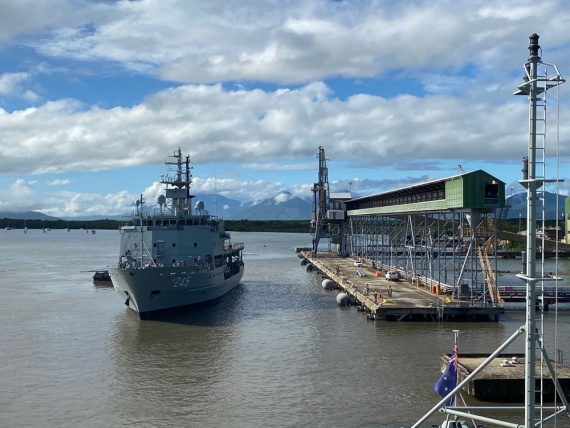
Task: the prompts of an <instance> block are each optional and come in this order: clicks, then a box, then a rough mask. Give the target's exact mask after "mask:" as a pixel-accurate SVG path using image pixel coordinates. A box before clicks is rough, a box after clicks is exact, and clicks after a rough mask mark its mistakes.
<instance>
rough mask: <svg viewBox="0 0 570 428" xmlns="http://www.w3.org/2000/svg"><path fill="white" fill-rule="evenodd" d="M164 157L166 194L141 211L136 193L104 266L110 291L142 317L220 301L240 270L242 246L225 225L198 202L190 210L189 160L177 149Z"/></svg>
mask: <svg viewBox="0 0 570 428" xmlns="http://www.w3.org/2000/svg"><path fill="white" fill-rule="evenodd" d="M169 158H170V159H171V160H170V161H169V160H168V159H167V160H166V167H167V174H165V175H161V181H160V182H161V183H162V184H164V185H165V194H164V195H160V196H159V197H158V199H157V205H156V207H155V208H154V209H146V208H145V206H144V205H145V204H144V201H143V198H142V195H141V198H140V200H138V201H137V204H136V211H135V212H133V213H132V215H131V217H130V219H129V221H128V222H126V223H125V224H123V225H122V226H121V229H120V232H121V243H120V253H119V254H120V256H119V262H118V264H117V266H116V267H111V268H109V275H110V277H111V281H112V283H113V287H114V288H115V290H116V291H117V292H118V293H119V294H120V295H121V296H122V297H123V299H124V302H125V304H126V305H127V306H128V307H129V308H130V309H132V310H133V311H135V312H137V313H138V315H139V317H140V318H141V319H146V318H154V317H158V316H165V315H168V314H171V313H173V312H181V311H185V310H188V309H190V308H191V307H192V306H196V305H199V304H206V303H212V302H214V301H216V300H218V299H221V298H222V297H224V296H225V295H226V294H227V293H229V292H230V291H232V290H233V289H234V288H235V287H236V286H237V285H238V284H239V282H240V280H241V278H242V276H243V272H244V263H243V258H242V251H243V248H244V245H243V243H241V242H232V241H231V239H230V234H229V233H228V232H226V231H225V226H224V221H223V220H222V219H219V218H217V217H216V216H211V215H210V214H209V213H208V211H207V210H205V209H204V203H203V202H201V201H198V202H196V204H195V206H194V212H192V199H193V198H194V197H195V196H193V195H191V194H190V185H191V184H192V175H191V173H190V170H191V166H190V157H189V156H186V157H185V158H184V159H183V156H182V152H181V150H180V148H179V149H178V150H177V151H176V152H175V153H174V154H173V155H171V156H169ZM172 159H174V160H173V161H172Z"/></svg>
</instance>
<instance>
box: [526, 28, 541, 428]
mask: <svg viewBox="0 0 570 428" xmlns="http://www.w3.org/2000/svg"><path fill="white" fill-rule="evenodd" d="M529 39H530V45H529V47H528V49H529V51H530V56H529V58H528V62H527V64H526V67H527V72H528V74H529V78H530V88H529V89H530V90H529V141H528V181H527V184H528V187H527V219H526V241H527V242H526V247H527V260H526V277H527V278H526V334H527V338H526V350H525V390H526V399H525V403H526V405H525V427H533V426H534V417H535V405H536V403H535V382H534V379H535V370H536V367H535V366H536V315H535V311H536V207H537V200H536V198H537V196H536V189H537V182H536V104H537V97H538V82H537V66H538V63H539V62H540V57H539V56H538V51H539V49H540V46H539V45H538V34H536V33H535V34H532V35H531V36H530V37H529ZM540 184H541V185H542V184H543V183H540Z"/></svg>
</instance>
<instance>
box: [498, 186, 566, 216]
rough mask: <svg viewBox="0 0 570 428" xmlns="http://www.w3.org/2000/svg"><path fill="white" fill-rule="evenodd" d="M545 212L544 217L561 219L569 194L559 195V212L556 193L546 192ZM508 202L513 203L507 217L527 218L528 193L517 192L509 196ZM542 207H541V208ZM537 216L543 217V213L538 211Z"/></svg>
mask: <svg viewBox="0 0 570 428" xmlns="http://www.w3.org/2000/svg"><path fill="white" fill-rule="evenodd" d="M544 198H545V208H546V209H545V212H544V218H545V219H546V220H554V219H559V218H560V214H562V213H564V210H565V208H564V206H565V205H564V203H565V201H566V198H567V196H565V195H558V213H557V212H556V193H550V192H545V193H544ZM505 203H506V204H511V207H510V208H509V212H508V213H507V218H519V216H520V217H522V218H526V193H524V192H523V193H516V194H514V195H513V197H512V201H511V198H510V197H508V196H507V198H506V201H505ZM540 209H541V208H540ZM537 216H538V217H539V218H542V213H540V212H537Z"/></svg>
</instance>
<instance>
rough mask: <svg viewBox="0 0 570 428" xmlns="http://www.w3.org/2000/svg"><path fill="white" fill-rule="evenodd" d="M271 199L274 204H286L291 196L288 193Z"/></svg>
mask: <svg viewBox="0 0 570 428" xmlns="http://www.w3.org/2000/svg"><path fill="white" fill-rule="evenodd" d="M273 199H274V200H275V203H277V204H282V203H283V202H287V201H288V200H289V199H291V194H290V193H289V192H283V193H280V194H278V195H277V196H275V197H274V198H273Z"/></svg>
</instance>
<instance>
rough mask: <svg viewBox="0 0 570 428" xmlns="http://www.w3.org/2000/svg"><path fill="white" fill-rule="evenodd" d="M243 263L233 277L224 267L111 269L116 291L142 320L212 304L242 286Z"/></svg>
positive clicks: (110, 273) (110, 272)
mask: <svg viewBox="0 0 570 428" xmlns="http://www.w3.org/2000/svg"><path fill="white" fill-rule="evenodd" d="M243 271H244V270H243V266H242V267H241V269H240V270H239V272H237V273H236V274H234V275H233V276H230V277H228V278H225V277H224V273H223V270H222V269H217V270H213V271H202V272H200V271H193V269H192V268H190V267H156V268H145V269H123V268H109V275H110V277H111V281H112V283H113V287H114V288H115V290H116V291H117V292H118V293H119V294H120V295H121V296H122V297H123V298H124V302H125V304H126V305H127V306H128V307H129V309H131V310H133V311H134V312H136V313H137V314H138V316H139V317H140V318H141V319H149V318H158V317H163V316H168V315H173V314H175V313H179V312H186V311H189V310H191V309H192V308H193V307H198V306H203V305H206V304H213V303H215V302H217V301H219V300H221V299H222V298H223V297H225V296H226V295H227V294H228V293H229V292H230V291H232V290H233V289H234V288H236V287H237V286H238V285H239V282H240V280H241V278H242V276H243Z"/></svg>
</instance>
